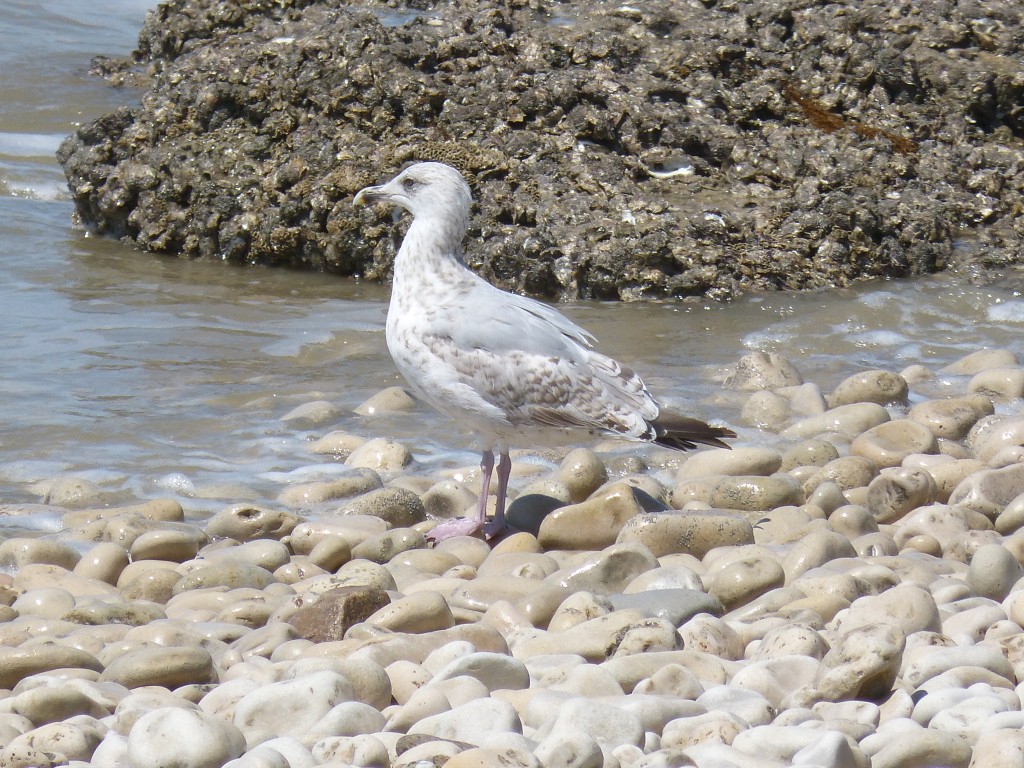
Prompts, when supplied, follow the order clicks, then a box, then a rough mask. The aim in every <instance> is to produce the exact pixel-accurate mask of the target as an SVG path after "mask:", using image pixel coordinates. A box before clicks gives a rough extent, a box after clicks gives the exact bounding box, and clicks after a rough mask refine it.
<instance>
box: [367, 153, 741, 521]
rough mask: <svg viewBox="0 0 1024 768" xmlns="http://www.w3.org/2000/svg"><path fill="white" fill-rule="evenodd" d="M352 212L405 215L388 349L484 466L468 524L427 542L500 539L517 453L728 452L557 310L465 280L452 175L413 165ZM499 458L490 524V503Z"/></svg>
mask: <svg viewBox="0 0 1024 768" xmlns="http://www.w3.org/2000/svg"><path fill="white" fill-rule="evenodd" d="M354 202H355V203H356V204H360V203H369V202H383V203H389V204H391V205H397V206H400V207H402V208H404V209H406V210H407V211H409V213H411V214H412V217H413V220H412V224H411V225H410V227H409V231H408V232H407V233H406V235H405V239H404V240H403V241H402V245H401V248H399V250H398V254H397V256H396V257H395V268H394V284H393V286H392V289H391V305H390V306H389V307H388V317H387V326H386V338H387V343H388V349H389V350H390V352H391V356H392V357H393V358H394V360H395V365H396V366H397V367H398V370H399V371H401V373H402V375H403V376H404V377H405V378H406V380H407V381H408V382H409V385H410V386H411V387H412V389H413V390H414V391H415V392H416V393H417V394H418V395H419V396H420V397H421V398H422V399H423V400H426V401H427V402H428V403H430V404H431V405H432V406H434V407H435V408H436V409H438V410H439V411H441V412H442V413H446V414H448V415H449V416H451V417H452V418H453V419H455V420H456V421H457V422H459V423H460V424H463V425H465V426H466V427H467V428H469V429H470V430H471V431H472V432H473V433H474V434H475V435H476V437H477V440H478V442H479V444H480V447H481V449H482V450H483V458H482V460H481V462H480V469H481V470H482V472H481V474H482V487H481V491H480V499H479V504H478V506H477V511H476V516H475V517H474V518H460V519H456V520H450V521H447V522H445V523H442V524H441V525H438V526H437V527H435V528H434V529H433V530H432V531H431V533H430V538H431V539H433V540H434V541H440V540H442V539H446V538H449V537H452V536H459V535H472V534H474V533H477V532H478V531H481V530H482V531H483V532H484V534H485V535H486V536H487V537H492V536H495V535H497V534H499V533H501V532H502V531H503V530H504V529H505V496H506V491H507V488H508V478H509V472H510V471H511V469H512V460H511V459H510V458H509V453H508V452H509V448H510V447H511V446H513V445H527V446H529V445H534V444H537V443H551V442H562V443H565V442H570V441H571V440H572V439H573V436H574V435H575V436H577V437H579V436H581V435H584V434H589V435H595V434H612V435H619V436H621V437H625V438H631V439H633V440H642V441H646V442H653V443H658V444H659V445H665V446H669V447H671V448H676V449H679V450H687V449H690V448H695V447H696V444H697V443H704V444H705V445H713V446H720V447H728V446H727V445H726V444H725V443H723V442H722V440H721V438H726V437H735V436H736V435H735V434H734V433H733V432H731V431H730V430H728V429H724V428H722V427H713V426H711V425H709V424H705V423H704V422H703V421H698V420H697V419H691V418H688V417H686V416H680V415H678V414H675V413H670V412H666V411H664V410H663V409H662V408H661V406H659V405H658V402H657V401H656V400H655V399H654V398H653V397H652V396H651V394H650V392H648V391H647V388H646V387H645V386H644V383H643V382H642V381H641V380H640V377H639V376H637V375H636V374H635V373H634V372H633V371H631V370H630V369H629V368H626V367H625V366H622V365H620V364H619V363H617V362H616V361H615V360H612V359H611V358H609V357H605V356H604V355H602V354H600V353H598V352H596V351H595V350H594V342H595V341H596V339H594V337H593V336H591V335H590V334H589V333H587V331H585V330H584V329H583V328H581V327H580V326H578V325H576V324H575V323H573V322H572V321H571V320H569V319H568V318H566V317H564V316H563V315H562V314H560V313H559V312H557V311H556V310H555V309H553V308H552V307H549V306H547V305H546V304H541V303H540V302H537V301H534V300H533V299H528V298H525V297H523V296H517V295H515V294H511V293H506V292H505V291H502V290H500V289H498V288H495V287H494V286H493V285H491V284H490V283H488V282H487V281H485V280H483V279H482V278H480V277H478V276H477V275H476V274H475V273H473V272H472V271H470V270H469V268H467V267H466V265H465V263H464V262H463V258H462V239H463V237H464V236H465V234H466V229H467V227H468V225H469V208H470V203H471V202H472V199H471V196H470V191H469V185H468V184H466V181H465V179H463V178H462V175H461V174H460V173H459V172H458V171H457V170H455V169H454V168H452V167H450V166H448V165H444V164H442V163H417V164H415V165H412V166H410V167H409V168H406V169H405V170H404V171H402V173H400V174H398V176H396V177H395V178H393V179H392V180H391V181H389V182H388V183H387V184H381V185H379V186H373V187H366V188H365V189H363V190H360V191H359V193H358V194H356V196H355V200H354ZM495 451H498V453H499V456H500V458H499V460H498V491H497V498H496V504H495V511H494V518H493V520H492V521H491V522H490V523H487V520H486V515H487V496H488V492H489V489H490V481H491V474H492V472H493V470H494V452H495Z"/></svg>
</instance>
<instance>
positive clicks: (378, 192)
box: [352, 185, 389, 205]
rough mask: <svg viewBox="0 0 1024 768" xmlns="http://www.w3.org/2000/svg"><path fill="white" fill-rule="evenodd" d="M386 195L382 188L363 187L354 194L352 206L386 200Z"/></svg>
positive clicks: (387, 197) (381, 186)
mask: <svg viewBox="0 0 1024 768" xmlns="http://www.w3.org/2000/svg"><path fill="white" fill-rule="evenodd" d="M388 199H389V196H388V193H387V192H386V191H385V190H384V186H383V185H380V186H376V187H364V188H363V189H360V190H359V191H358V192H356V196H355V197H354V198H352V205H369V204H370V203H375V202H377V201H378V200H388Z"/></svg>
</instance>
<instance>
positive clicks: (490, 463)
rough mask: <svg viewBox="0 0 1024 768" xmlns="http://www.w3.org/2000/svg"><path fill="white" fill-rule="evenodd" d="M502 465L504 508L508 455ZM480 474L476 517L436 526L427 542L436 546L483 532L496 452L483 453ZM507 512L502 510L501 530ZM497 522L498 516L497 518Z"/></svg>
mask: <svg viewBox="0 0 1024 768" xmlns="http://www.w3.org/2000/svg"><path fill="white" fill-rule="evenodd" d="M501 457H502V464H499V465H498V482H499V488H498V492H499V494H500V495H499V496H498V501H499V503H500V504H501V505H502V506H504V488H505V485H504V484H502V483H501V476H502V475H501V473H502V467H503V466H504V464H505V463H506V461H505V460H506V458H507V457H508V455H507V454H504V453H503V454H502V455H501ZM480 474H481V475H482V477H481V481H480V502H479V503H478V504H477V508H476V517H475V518H472V517H460V518H458V519H456V520H447V521H445V522H443V523H441V524H440V525H435V526H434V527H433V529H431V531H430V533H428V534H427V540H428V541H432V542H434V543H435V544H436V543H437V542H439V541H444V540H445V539H451V538H454V537H455V536H472V535H473V534H474V533H476V532H477V531H480V530H483V528H484V523H486V522H487V495H488V493H489V492H490V490H491V475H492V474H494V452H493V451H491V450H487V451H484V452H483V456H482V457H481V458H480ZM507 482H508V471H507V470H505V483H507ZM504 518H505V510H504V509H501V521H502V522H501V529H504V528H505V522H504ZM495 519H496V520H497V515H496V516H495Z"/></svg>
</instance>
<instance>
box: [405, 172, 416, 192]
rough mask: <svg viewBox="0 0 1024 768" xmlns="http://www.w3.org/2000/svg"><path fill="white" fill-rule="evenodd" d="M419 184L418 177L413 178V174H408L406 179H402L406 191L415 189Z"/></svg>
mask: <svg viewBox="0 0 1024 768" xmlns="http://www.w3.org/2000/svg"><path fill="white" fill-rule="evenodd" d="M418 185H419V182H418V181H416V179H414V178H412V177H411V176H406V177H405V178H404V179H402V186H403V187H404V188H405V191H406V192H412V191H413V190H414V189H416V187H417V186H418Z"/></svg>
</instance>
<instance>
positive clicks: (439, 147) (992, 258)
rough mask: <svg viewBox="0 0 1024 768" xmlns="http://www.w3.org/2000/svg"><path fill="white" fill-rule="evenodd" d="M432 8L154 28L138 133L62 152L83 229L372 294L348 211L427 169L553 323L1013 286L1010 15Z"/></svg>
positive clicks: (243, 13)
mask: <svg viewBox="0 0 1024 768" xmlns="http://www.w3.org/2000/svg"><path fill="white" fill-rule="evenodd" d="M419 5H422V6H423V10H417V6H419ZM434 5H435V4H432V3H415V2H414V3H412V4H410V5H402V6H397V5H385V4H382V3H377V2H374V0H371V1H370V2H360V3H358V4H353V5H351V6H349V7H339V3H337V2H335V1H333V0H332V2H326V0H324V1H322V2H318V1H317V0H275V1H274V2H270V0H249V1H248V2H232V3H220V2H214V0H175V1H174V2H170V3H165V4H163V5H161V6H159V7H158V8H157V9H156V10H154V11H153V12H151V14H150V16H149V18H148V20H147V22H146V25H145V27H144V29H143V31H142V34H141V36H140V41H139V48H138V50H137V51H136V52H135V54H134V56H133V59H132V60H131V61H129V62H124V63H119V62H103V63H102V65H103V66H102V68H103V69H104V70H105V71H106V72H107V73H108V74H110V73H113V74H114V76H115V77H117V78H119V79H120V80H122V81H123V80H125V79H142V80H144V81H145V82H146V84H147V90H146V91H145V93H144V95H143V97H142V100H141V104H140V105H139V106H137V107H132V108H124V109H121V110H119V111H117V112H115V113H113V114H110V115H107V116H105V117H103V118H101V119H99V120H97V121H96V122H94V123H91V124H88V125H84V126H83V127H81V128H80V129H79V130H78V131H77V132H76V133H75V134H74V135H73V136H71V137H69V138H68V139H67V140H66V141H65V142H64V144H63V145H62V147H61V149H60V152H59V159H60V161H61V163H62V165H63V166H64V169H65V172H66V174H67V177H68V181H69V186H70V188H71V191H72V194H73V197H74V200H75V204H76V208H77V212H78V216H79V217H80V219H81V221H82V222H83V223H84V224H85V225H86V226H88V227H90V228H92V229H94V230H96V231H98V232H100V233H103V234H107V235H110V236H114V237H120V238H124V239H126V240H129V241H131V242H133V243H136V244H138V245H139V246H141V247H143V248H145V249H149V250H154V251H162V252H169V253H176V254H182V255H185V256H189V257H200V258H207V259H224V260H230V261H234V262H239V263H260V264H274V265H282V266H289V267H308V268H314V269H321V270H327V271H331V272H337V273H342V274H358V275H363V276H365V277H368V278H371V279H386V278H387V276H388V272H389V269H390V260H391V256H392V253H393V240H394V235H395V234H396V233H395V232H393V231H392V230H393V227H395V224H394V223H393V221H392V219H391V218H389V217H388V216H387V214H385V213H384V212H383V211H376V210H370V211H365V210H358V209H355V208H353V207H352V206H351V199H352V196H353V194H354V193H355V192H356V190H358V189H359V188H360V187H362V186H364V185H366V184H368V183H371V182H374V181H377V180H380V179H383V178H385V177H390V176H391V175H392V174H393V173H394V172H395V171H397V170H398V169H399V167H400V166H401V165H402V164H403V163H404V162H406V161H409V160H413V159H434V160H443V161H445V162H449V163H451V164H453V165H455V166H457V167H459V168H460V169H461V170H462V171H463V172H464V173H466V174H467V176H469V177H470V178H471V180H472V183H473V187H474V194H475V196H476V199H477V205H476V207H475V209H474V218H473V223H472V227H471V231H470V242H469V243H468V246H467V260H468V261H469V262H470V264H471V266H473V267H474V268H475V269H477V270H478V271H480V272H481V273H482V274H484V275H485V276H486V277H487V278H488V279H491V280H493V281H494V282H496V283H498V284H499V285H501V286H503V287H506V288H512V289H514V290H518V291H523V292H528V293H533V294H539V295H544V296H548V297H560V298H575V297H593V298H602V299H604V298H620V299H634V298H646V297H668V296H702V295H703V296H710V297H715V298H724V297H729V296H733V295H736V294H737V293H739V292H742V291H745V290H762V289H775V288H786V289H798V288H814V287H819V286H827V285H846V284H849V283H850V282H851V281H854V280H857V279H860V278H865V277H875V276H904V275H913V274H919V273H925V272H930V271H935V270H940V269H944V268H947V267H950V266H957V267H960V268H963V269H966V270H968V272H969V273H973V272H976V271H984V270H989V269H992V268H1001V267H1007V266H1010V265H1018V264H1020V263H1022V262H1024V249H1022V235H1024V223H1022V222H1021V221H1020V220H1019V218H1018V214H1019V212H1020V210H1022V207H1024V194H1022V192H1024V166H1022V164H1021V162H1020V157H1021V155H1020V151H1021V140H1022V138H1024V108H1022V107H1021V104H1022V103H1024V25H1022V20H1024V10H1022V7H1021V6H1019V5H1018V4H1017V3H1013V2H1010V1H1009V0H1003V1H1000V0H995V2H979V1H977V0H895V2H893V0H857V2H853V0H847V1H846V2H816V1H815V0H758V1H757V2H733V1H732V0H720V1H719V2H714V0H709V1H708V2H705V3H677V2H671V1H670V0H649V1H648V2H644V3H642V4H640V5H638V6H636V7H632V6H628V5H623V4H622V3H619V2H594V3H587V4H585V5H582V4H581V5H578V6H564V5H549V4H547V3H544V2H541V0H531V1H530V2H511V3H508V2H498V1H497V0H456V2H452V3H445V4H443V5H442V6H438V7H436V8H435V7H433V6H434ZM397 226H398V227H399V229H400V228H401V226H403V225H402V224H401V223H399V224H398V225H397Z"/></svg>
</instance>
